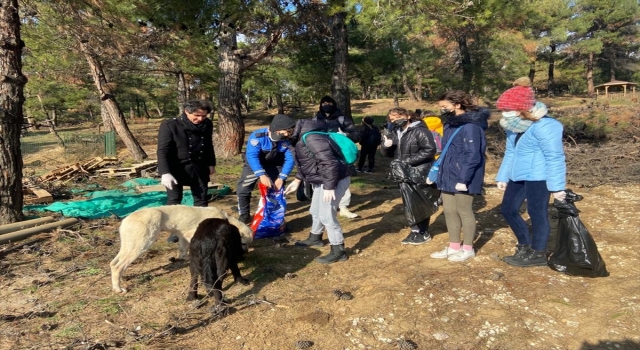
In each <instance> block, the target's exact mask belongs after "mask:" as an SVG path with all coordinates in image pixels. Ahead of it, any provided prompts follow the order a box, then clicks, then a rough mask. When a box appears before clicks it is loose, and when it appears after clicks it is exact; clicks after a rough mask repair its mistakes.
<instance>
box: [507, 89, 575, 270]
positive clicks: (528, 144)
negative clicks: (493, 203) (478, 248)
mask: <svg viewBox="0 0 640 350" xmlns="http://www.w3.org/2000/svg"><path fill="white" fill-rule="evenodd" d="M514 85H515V86H514V87H512V88H511V89H509V90H507V91H505V92H504V93H503V94H502V95H500V97H499V98H498V101H497V104H496V107H497V108H498V109H499V110H501V111H502V119H500V125H501V126H502V127H503V128H504V129H505V130H506V131H507V147H506V150H505V154H504V158H503V160H502V163H501V164H500V169H499V170H498V175H497V176H496V182H497V186H498V188H499V189H501V190H503V191H504V196H503V197H502V205H501V207H500V213H501V214H502V216H503V217H504V218H505V220H506V221H507V223H508V224H509V227H511V230H513V233H514V235H515V236H516V238H517V240H518V245H517V248H516V253H515V254H514V255H512V256H507V257H505V258H504V261H505V262H506V263H507V264H509V265H513V266H521V267H527V266H546V265H547V255H546V247H547V242H548V240H549V235H550V232H551V228H550V225H549V216H548V208H549V194H552V195H553V198H555V199H557V200H559V201H563V200H564V199H565V196H566V193H565V186H566V170H567V168H566V163H565V155H564V148H563V145H562V133H563V127H562V124H561V123H560V122H559V121H557V120H556V119H553V118H552V117H550V116H548V115H547V107H546V106H545V105H544V104H543V103H541V102H536V100H535V96H534V93H533V89H531V87H530V81H529V79H528V78H526V77H525V78H520V79H518V80H516V81H515V82H514ZM525 200H526V201H527V213H528V214H529V217H530V218H531V231H529V228H528V226H527V223H526V222H525V221H524V219H522V216H520V206H521V205H522V203H523V202H524V201H525Z"/></svg>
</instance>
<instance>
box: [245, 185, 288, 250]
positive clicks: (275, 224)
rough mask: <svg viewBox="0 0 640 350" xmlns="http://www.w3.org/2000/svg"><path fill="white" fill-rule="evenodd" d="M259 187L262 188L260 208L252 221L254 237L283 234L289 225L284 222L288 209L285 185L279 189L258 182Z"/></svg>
mask: <svg viewBox="0 0 640 350" xmlns="http://www.w3.org/2000/svg"><path fill="white" fill-rule="evenodd" d="M258 188H259V189H260V201H259V202H258V210H257V211H256V213H255V215H254V216H253V221H252V222H251V230H252V231H253V238H254V239H259V238H269V237H278V236H281V235H283V234H284V233H285V231H286V227H287V225H286V224H285V222H284V213H285V212H286V210H287V200H286V199H285V198H284V186H283V188H281V189H280V190H279V191H278V190H275V189H271V188H267V187H266V186H265V185H263V184H262V183H258Z"/></svg>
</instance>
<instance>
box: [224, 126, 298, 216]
mask: <svg viewBox="0 0 640 350" xmlns="http://www.w3.org/2000/svg"><path fill="white" fill-rule="evenodd" d="M295 125H296V121H295V119H293V118H291V117H289V116H288V115H284V114H276V116H275V117H273V121H272V122H271V125H269V127H268V128H262V129H258V130H256V131H254V132H252V133H251V135H250V136H249V140H248V141H247V149H246V152H245V156H244V167H243V168H242V173H241V175H240V179H239V180H238V185H237V187H236V188H237V189H236V193H237V195H238V212H239V217H238V220H239V221H241V222H244V223H245V224H249V223H251V220H252V218H251V215H250V213H249V209H250V205H251V191H253V189H254V188H255V186H256V182H258V180H260V183H262V184H263V185H264V186H266V187H268V188H275V189H276V190H280V189H281V188H282V186H283V184H284V182H285V181H286V180H287V177H288V176H289V174H290V173H291V171H292V170H293V166H294V161H293V155H292V154H291V152H290V151H289V137H290V136H291V134H292V133H293V128H294V127H295Z"/></svg>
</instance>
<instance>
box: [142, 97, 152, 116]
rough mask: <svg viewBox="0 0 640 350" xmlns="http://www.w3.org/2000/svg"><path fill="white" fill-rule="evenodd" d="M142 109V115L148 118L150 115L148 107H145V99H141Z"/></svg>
mask: <svg viewBox="0 0 640 350" xmlns="http://www.w3.org/2000/svg"><path fill="white" fill-rule="evenodd" d="M142 109H143V110H144V115H146V116H147V118H149V119H150V118H151V115H150V114H149V109H148V108H147V102H146V101H145V100H142Z"/></svg>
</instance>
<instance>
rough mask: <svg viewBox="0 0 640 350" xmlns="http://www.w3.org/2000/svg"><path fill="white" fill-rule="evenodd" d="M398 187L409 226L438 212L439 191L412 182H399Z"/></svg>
mask: <svg viewBox="0 0 640 350" xmlns="http://www.w3.org/2000/svg"><path fill="white" fill-rule="evenodd" d="M398 186H399V187H400V194H401V195H402V204H404V215H405V217H406V218H407V222H408V224H409V226H412V225H415V224H417V223H419V222H421V221H424V220H426V219H428V218H429V217H430V216H431V215H433V214H435V212H437V211H438V199H439V198H440V191H439V190H438V189H437V188H435V187H433V186H429V185H427V184H415V183H412V182H401V183H399V184H398Z"/></svg>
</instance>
